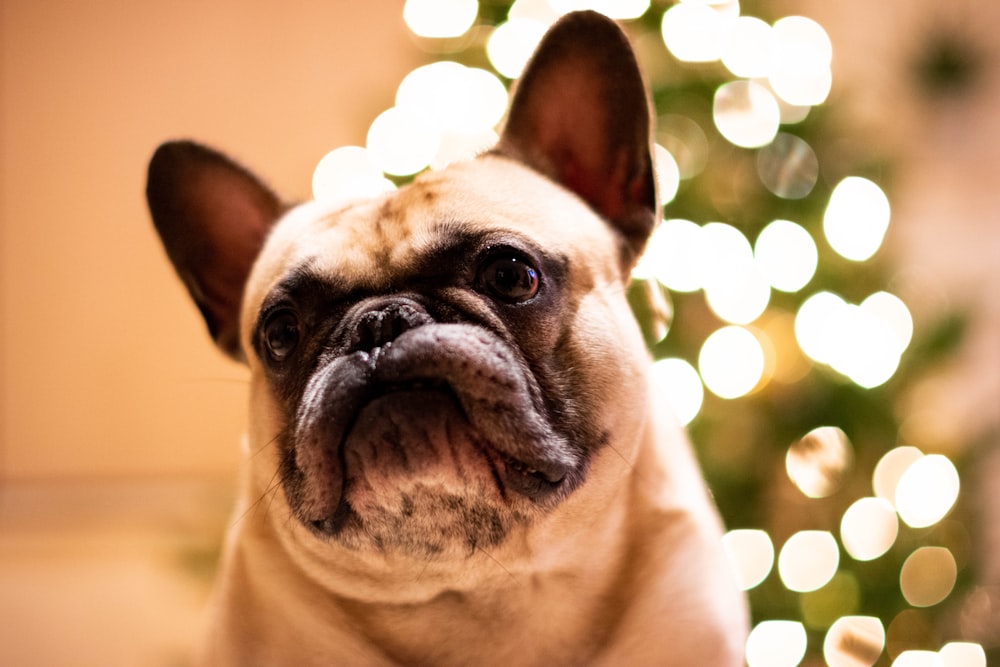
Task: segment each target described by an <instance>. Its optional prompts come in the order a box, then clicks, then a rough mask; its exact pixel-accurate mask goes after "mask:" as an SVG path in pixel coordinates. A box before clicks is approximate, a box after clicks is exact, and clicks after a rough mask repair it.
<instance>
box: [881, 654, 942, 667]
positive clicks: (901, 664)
mask: <svg viewBox="0 0 1000 667" xmlns="http://www.w3.org/2000/svg"><path fill="white" fill-rule="evenodd" d="M892 667H945V665H944V663H943V662H942V661H941V656H940V655H938V654H937V653H935V652H934V651H903V652H902V653H900V654H899V655H898V656H896V659H895V660H893V661H892Z"/></svg>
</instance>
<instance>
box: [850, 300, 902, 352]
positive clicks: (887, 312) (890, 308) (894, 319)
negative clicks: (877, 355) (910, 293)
mask: <svg viewBox="0 0 1000 667" xmlns="http://www.w3.org/2000/svg"><path fill="white" fill-rule="evenodd" d="M861 309H862V310H865V311H867V312H868V313H870V314H871V315H873V316H874V317H876V318H878V319H879V320H881V321H882V322H884V323H885V324H886V326H888V327H889V331H890V332H891V333H892V335H893V337H894V338H895V349H897V350H898V351H899V352H900V353H902V352H903V350H905V349H906V348H907V347H908V346H909V345H910V340H911V339H912V338H913V317H912V316H911V315H910V309H909V308H907V307H906V304H905V303H903V300H902V299H900V298H899V297H898V296H895V295H894V294H890V293H889V292H875V293H874V294H872V295H871V296H869V297H868V298H867V299H865V300H864V301H862V302H861Z"/></svg>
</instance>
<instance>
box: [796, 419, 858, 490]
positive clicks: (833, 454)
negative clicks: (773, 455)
mask: <svg viewBox="0 0 1000 667" xmlns="http://www.w3.org/2000/svg"><path fill="white" fill-rule="evenodd" d="M853 463H854V450H853V449H852V448H851V442H850V440H848V439H847V436H846V435H845V434H844V432H843V431H841V430H840V429H839V428H837V427H835V426H820V427H819V428H815V429H813V430H812V431H810V432H809V433H807V434H806V435H805V436H804V437H803V438H801V439H800V440H799V441H797V442H795V443H793V444H792V446H791V447H789V448H788V452H787V453H786V454H785V471H786V472H787V473H788V477H789V479H791V480H792V482H793V483H794V484H795V486H797V487H798V488H799V490H800V491H801V492H802V493H803V494H804V495H805V496H806V497H808V498H825V497H826V496H829V495H830V494H832V493H833V492H834V491H836V490H837V489H839V488H840V486H841V484H843V482H844V479H845V478H846V477H847V475H848V473H849V472H850V470H851V466H852V464H853Z"/></svg>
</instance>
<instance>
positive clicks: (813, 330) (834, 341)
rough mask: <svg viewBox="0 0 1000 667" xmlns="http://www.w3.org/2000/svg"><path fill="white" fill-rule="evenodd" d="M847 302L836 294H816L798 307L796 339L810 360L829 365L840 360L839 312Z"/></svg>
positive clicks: (824, 292) (825, 292)
mask: <svg viewBox="0 0 1000 667" xmlns="http://www.w3.org/2000/svg"><path fill="white" fill-rule="evenodd" d="M845 305H846V303H845V301H844V300H843V299H842V298H841V297H839V296H837V295H836V294H834V293H833V292H827V291H822V292H818V293H816V294H813V295H812V296H810V297H809V298H807V299H806V300H805V301H803V302H802V305H801V306H799V311H798V313H797V314H796V315H795V339H796V340H797V341H798V342H799V346H800V347H801V348H802V351H803V352H805V353H806V355H807V356H809V358H811V359H813V360H814V361H818V362H820V363H830V362H832V361H833V360H834V359H835V358H836V357H837V353H838V352H837V350H838V346H839V333H840V331H839V330H840V327H841V322H842V320H841V316H840V313H841V311H842V310H843V309H844V307H845Z"/></svg>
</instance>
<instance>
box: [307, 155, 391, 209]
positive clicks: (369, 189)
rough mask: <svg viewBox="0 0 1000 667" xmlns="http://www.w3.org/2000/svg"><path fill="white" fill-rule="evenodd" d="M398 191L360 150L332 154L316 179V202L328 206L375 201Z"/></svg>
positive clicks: (318, 168)
mask: <svg viewBox="0 0 1000 667" xmlns="http://www.w3.org/2000/svg"><path fill="white" fill-rule="evenodd" d="M395 187H396V186H395V185H394V184H393V183H392V181H389V180H388V179H386V178H385V177H384V176H383V175H382V170H381V169H379V168H378V165H376V164H375V162H374V160H372V159H371V156H370V155H369V154H368V151H366V150H365V149H364V148H361V147H360V146H341V147H340V148H336V149H334V150H332V151H330V152H329V153H327V154H326V155H325V156H323V158H322V159H321V160H320V161H319V164H317V165H316V169H315V170H314V171H313V177H312V191H313V198H314V199H316V200H318V201H326V202H339V201H346V200H348V199H355V198H358V197H371V196H375V195H378V194H381V193H382V192H389V191H391V190H393V189H395Z"/></svg>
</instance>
